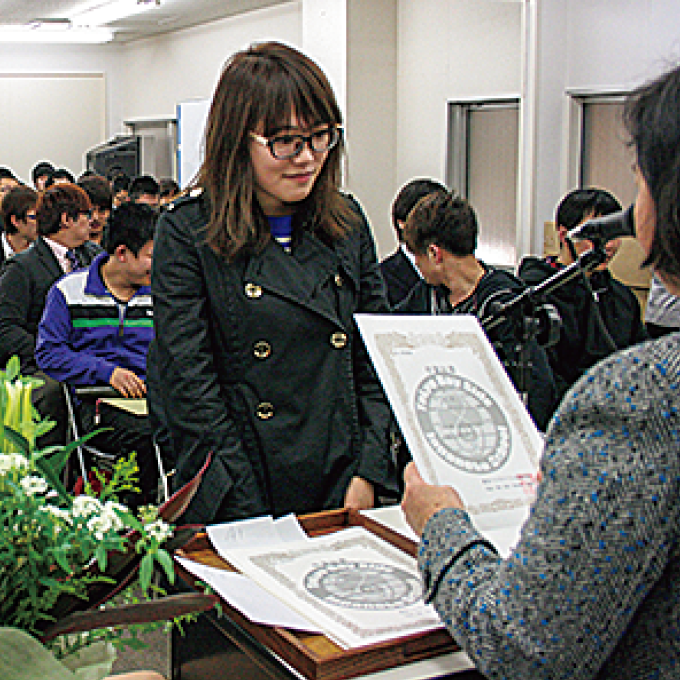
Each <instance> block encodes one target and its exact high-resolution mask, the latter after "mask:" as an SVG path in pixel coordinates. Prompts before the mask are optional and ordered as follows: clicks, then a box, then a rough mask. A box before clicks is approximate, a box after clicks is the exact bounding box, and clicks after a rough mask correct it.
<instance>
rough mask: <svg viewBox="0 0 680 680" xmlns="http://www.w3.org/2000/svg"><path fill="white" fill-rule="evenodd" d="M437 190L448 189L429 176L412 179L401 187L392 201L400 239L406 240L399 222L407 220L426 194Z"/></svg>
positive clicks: (394, 220) (394, 224) (394, 219)
mask: <svg viewBox="0 0 680 680" xmlns="http://www.w3.org/2000/svg"><path fill="white" fill-rule="evenodd" d="M436 191H443V192H444V193H446V191H448V189H447V188H446V187H445V186H444V185H443V184H442V183H441V182H437V181H436V180H434V179H428V178H417V179H412V180H411V181H410V182H407V183H406V184H404V186H403V187H401V189H399V193H398V194H397V195H396V197H395V199H394V201H393V203H392V226H393V227H394V230H395V231H396V233H397V238H398V239H399V241H403V240H404V237H403V234H402V233H401V227H400V226H399V222H406V218H407V217H408V216H409V213H410V212H411V210H413V208H414V207H415V205H416V203H418V201H419V200H420V199H421V198H423V197H424V196H427V195H428V194H433V193H435V192H436Z"/></svg>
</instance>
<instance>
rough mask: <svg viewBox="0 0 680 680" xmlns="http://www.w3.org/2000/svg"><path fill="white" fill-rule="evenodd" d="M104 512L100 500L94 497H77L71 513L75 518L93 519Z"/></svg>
mask: <svg viewBox="0 0 680 680" xmlns="http://www.w3.org/2000/svg"><path fill="white" fill-rule="evenodd" d="M101 511H102V504H101V502H100V501H99V499H98V498H93V497H92V496H85V495H82V496H76V497H75V498H74V499H73V506H72V507H71V512H72V513H73V516H74V517H91V516H92V515H98V514H100V513H101Z"/></svg>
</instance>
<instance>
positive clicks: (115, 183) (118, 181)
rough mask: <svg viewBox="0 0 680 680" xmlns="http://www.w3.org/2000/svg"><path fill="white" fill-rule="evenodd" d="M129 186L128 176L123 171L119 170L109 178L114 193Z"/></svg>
mask: <svg viewBox="0 0 680 680" xmlns="http://www.w3.org/2000/svg"><path fill="white" fill-rule="evenodd" d="M129 188H130V178H129V177H128V176H127V175H126V174H125V173H124V172H119V173H118V174H116V175H114V176H113V177H112V178H111V189H112V190H113V193H114V194H117V193H118V192H119V191H127V190H128V189H129Z"/></svg>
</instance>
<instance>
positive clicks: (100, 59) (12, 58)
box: [0, 44, 123, 182]
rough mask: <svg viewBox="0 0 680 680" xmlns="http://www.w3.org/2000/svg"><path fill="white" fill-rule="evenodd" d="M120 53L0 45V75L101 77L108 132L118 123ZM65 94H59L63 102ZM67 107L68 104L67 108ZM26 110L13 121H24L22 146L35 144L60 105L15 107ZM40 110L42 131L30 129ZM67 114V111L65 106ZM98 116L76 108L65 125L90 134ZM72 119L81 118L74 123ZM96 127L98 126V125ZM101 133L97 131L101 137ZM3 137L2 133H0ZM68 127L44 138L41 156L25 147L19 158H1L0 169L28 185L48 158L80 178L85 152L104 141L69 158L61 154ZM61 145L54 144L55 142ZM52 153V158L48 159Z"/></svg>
mask: <svg viewBox="0 0 680 680" xmlns="http://www.w3.org/2000/svg"><path fill="white" fill-rule="evenodd" d="M120 53H121V48H120V47H118V46H114V45H106V46H96V45H23V46H22V45H12V44H0V73H1V74H12V75H22V74H23V75H26V74H34V75H35V74H42V75H51V74H103V76H104V81H105V103H104V105H103V107H102V110H103V111H104V112H105V115H106V128H107V129H110V126H111V125H112V121H113V120H118V119H119V118H120V115H121V114H120V108H119V107H120V101H121V97H120V90H119V88H120V87H121V85H122V80H123V73H122V69H121V62H120ZM68 91H69V90H68V88H65V89H64V93H65V96H67V95H66V93H67V92H68ZM67 103H69V104H71V102H67ZM8 105H9V103H8V102H7V101H4V102H2V101H0V111H1V110H3V108H4V107H5V106H8ZM19 105H20V106H22V107H25V113H24V114H22V113H21V112H19V113H17V112H16V111H15V112H14V113H15V114H16V115H17V116H23V117H24V119H25V121H26V125H25V131H24V134H25V135H26V137H27V142H29V141H32V142H35V140H36V139H37V138H39V137H40V134H41V130H43V129H45V128H49V125H50V124H51V123H53V122H55V121H54V119H55V116H54V115H53V114H54V113H56V112H58V111H59V110H60V108H64V104H63V103H62V102H60V99H59V98H56V97H55V98H54V100H53V101H51V102H47V105H45V104H41V103H39V102H38V101H36V100H33V99H31V98H29V99H27V100H25V101H22V102H20V103H19ZM38 107H39V108H40V111H39V113H40V117H39V118H40V119H41V120H42V121H43V122H44V125H45V128H43V127H41V125H40V124H38V125H35V123H34V119H35V116H36V108H38ZM69 108H71V107H70V106H69ZM100 112H101V111H95V112H93V111H91V110H90V109H88V107H80V109H79V110H78V111H77V112H76V115H74V117H73V119H72V120H71V121H70V124H71V125H72V129H73V130H82V129H84V128H86V129H90V128H92V120H91V119H92V116H93V115H94V116H97V117H98V116H99V115H100ZM77 116H82V118H78V117H77ZM97 127H99V122H98V124H97ZM104 132H105V131H102V134H104ZM0 134H2V133H0ZM69 134H70V131H69V128H68V126H65V125H63V123H62V124H61V125H59V127H58V128H57V130H56V131H55V132H52V133H50V134H49V135H46V137H47V141H46V143H45V149H44V151H43V152H42V153H38V154H36V153H35V152H34V150H33V149H34V144H33V143H31V144H27V145H26V147H25V148H24V149H23V152H22V153H19V154H18V155H17V154H16V153H14V149H13V150H12V156H11V158H7V157H3V156H2V154H0V165H9V166H10V167H12V169H13V170H14V172H15V173H17V174H18V175H19V177H20V178H21V179H23V180H26V181H28V182H30V169H31V168H32V167H33V165H34V164H35V163H36V162H37V161H39V160H44V159H45V158H47V159H48V160H51V161H52V162H53V163H55V164H57V165H63V166H66V167H68V168H69V169H70V170H71V171H72V172H75V173H76V174H77V173H79V172H80V171H81V170H82V168H83V162H84V161H83V154H84V152H85V151H86V150H87V148H85V147H87V146H90V145H92V144H97V143H99V142H101V141H103V139H96V140H92V141H91V142H90V144H85V147H84V148H77V149H73V150H72V151H71V152H70V153H69V154H68V155H65V154H64V151H63V148H64V140H65V139H68V138H69ZM57 136H58V137H60V139H56V137H57ZM52 150H54V151H55V153H56V155H55V156H52V155H51V153H50V152H51V151H52Z"/></svg>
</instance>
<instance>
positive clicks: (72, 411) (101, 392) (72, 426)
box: [63, 384, 172, 502]
mask: <svg viewBox="0 0 680 680" xmlns="http://www.w3.org/2000/svg"><path fill="white" fill-rule="evenodd" d="M63 389H64V398H65V400H66V411H67V414H68V431H69V435H70V437H72V439H73V441H77V440H78V439H80V438H81V437H82V436H83V434H84V432H83V431H82V427H81V424H80V418H79V415H78V411H77V409H76V405H75V399H78V400H80V401H85V400H90V401H91V400H97V399H104V398H107V397H118V398H120V396H121V395H120V393H119V392H117V391H116V390H115V389H114V388H113V387H109V386H106V385H101V386H99V385H97V386H87V387H75V388H72V387H70V386H69V385H67V384H63ZM153 449H154V453H155V457H156V465H157V468H158V500H159V502H163V501H166V500H167V499H168V498H169V497H170V485H169V481H168V478H169V476H170V475H171V474H172V472H171V473H166V471H165V465H164V463H163V459H162V457H161V451H160V448H159V446H158V444H157V443H156V441H155V438H154V439H153ZM75 451H76V458H77V462H78V468H79V469H78V472H79V474H80V475H81V476H82V478H83V480H86V479H88V473H89V470H88V459H90V460H91V462H92V463H93V464H94V465H93V466H94V467H98V468H100V469H103V470H111V469H113V465H114V463H115V461H116V460H117V458H118V455H117V454H115V453H110V452H107V451H102V450H101V449H99V448H97V447H96V446H94V445H92V444H91V443H90V442H89V441H87V442H85V443H82V444H79V445H78V446H77V447H76V449H75Z"/></svg>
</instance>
